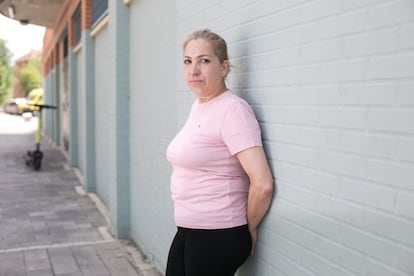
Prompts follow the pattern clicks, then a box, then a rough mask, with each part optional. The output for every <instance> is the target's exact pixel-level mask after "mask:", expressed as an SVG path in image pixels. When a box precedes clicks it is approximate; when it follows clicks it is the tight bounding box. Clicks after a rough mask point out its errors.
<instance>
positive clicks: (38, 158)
mask: <svg viewBox="0 0 414 276" xmlns="http://www.w3.org/2000/svg"><path fill="white" fill-rule="evenodd" d="M32 106H35V107H38V108H39V112H38V120H37V131H36V136H35V146H36V147H35V150H34V151H30V150H28V151H27V153H26V155H25V156H24V159H25V161H26V165H27V166H33V169H34V170H35V171H38V170H40V167H41V166H42V159H43V152H42V151H41V150H40V142H41V139H42V129H43V119H42V109H43V108H50V109H56V106H52V105H46V104H32Z"/></svg>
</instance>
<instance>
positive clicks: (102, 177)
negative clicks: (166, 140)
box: [94, 27, 116, 206]
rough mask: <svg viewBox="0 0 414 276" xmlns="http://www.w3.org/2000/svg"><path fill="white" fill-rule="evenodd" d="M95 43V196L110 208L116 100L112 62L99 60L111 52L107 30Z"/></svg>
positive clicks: (100, 34) (101, 33)
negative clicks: (112, 86)
mask: <svg viewBox="0 0 414 276" xmlns="http://www.w3.org/2000/svg"><path fill="white" fill-rule="evenodd" d="M94 40H95V43H94V44H95V93H96V96H95V106H96V109H95V111H96V116H95V120H96V135H95V137H96V158H95V160H96V193H97V194H98V196H99V197H100V198H101V200H102V201H103V202H104V203H105V205H107V206H109V190H110V186H114V185H116V177H115V170H116V155H115V137H116V134H115V100H116V91H114V89H112V88H111V84H112V83H113V76H112V75H111V74H110V73H111V70H110V68H111V67H112V66H113V64H112V62H111V59H109V58H102V57H105V56H106V55H108V53H109V52H110V46H109V30H108V27H105V28H104V29H102V30H100V32H99V33H98V34H97V35H96V36H95V37H94Z"/></svg>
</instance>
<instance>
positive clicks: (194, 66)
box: [190, 63, 200, 75]
mask: <svg viewBox="0 0 414 276" xmlns="http://www.w3.org/2000/svg"><path fill="white" fill-rule="evenodd" d="M190 72H191V74H192V75H197V74H199V73H200V66H199V65H198V64H197V63H193V64H191V68H190Z"/></svg>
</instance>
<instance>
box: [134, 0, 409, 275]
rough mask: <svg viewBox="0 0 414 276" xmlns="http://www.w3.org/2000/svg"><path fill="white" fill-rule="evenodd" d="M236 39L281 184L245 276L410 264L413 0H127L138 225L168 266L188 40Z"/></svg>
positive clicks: (391, 270)
mask: <svg viewBox="0 0 414 276" xmlns="http://www.w3.org/2000/svg"><path fill="white" fill-rule="evenodd" d="M203 27H208V28H210V29H212V30H213V31H215V32H218V33H219V34H221V35H222V36H223V37H224V38H225V39H226V40H227V42H228V44H229V50H230V58H231V62H232V63H233V64H234V68H233V72H232V73H231V75H230V76H229V79H228V84H229V87H231V88H233V89H234V90H235V92H237V93H239V94H240V95H241V96H242V97H244V98H245V99H246V100H247V101H248V102H249V103H250V104H251V105H252V107H253V108H254V110H255V112H256V115H257V117H258V119H259V121H260V124H261V127H262V131H263V138H264V144H265V148H266V151H267V153H268V156H269V161H270V163H271V167H272V170H273V172H274V176H275V178H276V187H277V194H276V197H275V199H274V202H273V205H272V208H271V210H270V212H269V214H268V216H267V218H266V220H265V222H264V223H263V225H262V227H261V232H260V240H259V244H258V248H257V254H256V256H254V257H253V258H250V260H249V261H248V263H247V265H245V266H244V267H243V268H242V269H241V271H240V273H239V275H246V276H247V275H255V276H256V275H257V276H273V275H329V276H330V275H384V276H385V275H405V276H408V275H413V274H414V264H413V260H414V235H413V233H414V124H413V123H412V122H413V119H414V2H412V1H408V0H406V1H396V0H359V1H357V0H347V1H342V0H320V1H316V0H314V1H305V0H289V1H288V0H285V1H272V0H262V1H256V0H255V1H253V0H244V1H239V0H225V1H223V0H215V1H193V0H177V1H175V2H174V1H167V0H164V1H161V0H160V1H156V2H155V3H154V1H145V0H142V1H133V2H132V4H131V75H130V77H131V108H130V110H131V185H132V186H131V212H132V216H131V224H132V236H133V238H134V239H135V240H136V241H137V243H138V244H139V245H140V246H142V247H143V248H144V250H145V251H146V253H148V254H149V255H150V258H153V260H154V261H155V262H156V264H157V265H158V266H159V267H160V268H161V269H163V268H164V267H165V262H166V254H167V250H168V247H169V242H170V239H171V237H172V235H173V232H174V230H175V229H174V227H173V224H172V209H171V208H172V202H171V200H170V197H169V183H168V182H169V181H168V179H169V174H170V173H171V171H170V167H169V165H168V163H166V160H165V149H166V147H167V145H168V142H169V140H170V139H171V138H172V137H173V135H174V134H175V133H176V132H177V131H178V130H179V128H180V126H181V125H182V123H183V122H184V120H185V117H186V115H187V113H188V109H189V106H190V104H191V102H192V101H193V99H194V98H193V96H192V95H191V93H190V92H189V91H188V90H187V88H186V87H185V84H184V82H183V78H182V76H181V65H180V61H181V41H182V39H183V38H184V37H185V36H186V35H187V34H188V33H190V32H191V31H192V30H194V29H199V28H203Z"/></svg>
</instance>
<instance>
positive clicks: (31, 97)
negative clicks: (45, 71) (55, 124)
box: [18, 88, 43, 113]
mask: <svg viewBox="0 0 414 276" xmlns="http://www.w3.org/2000/svg"><path fill="white" fill-rule="evenodd" d="M34 104H43V89H42V88H36V89H33V90H32V91H30V92H29V94H28V95H27V97H26V99H25V100H24V101H22V102H21V103H20V104H19V105H18V108H19V109H20V113H24V112H33V111H37V110H39V107H37V106H34Z"/></svg>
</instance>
